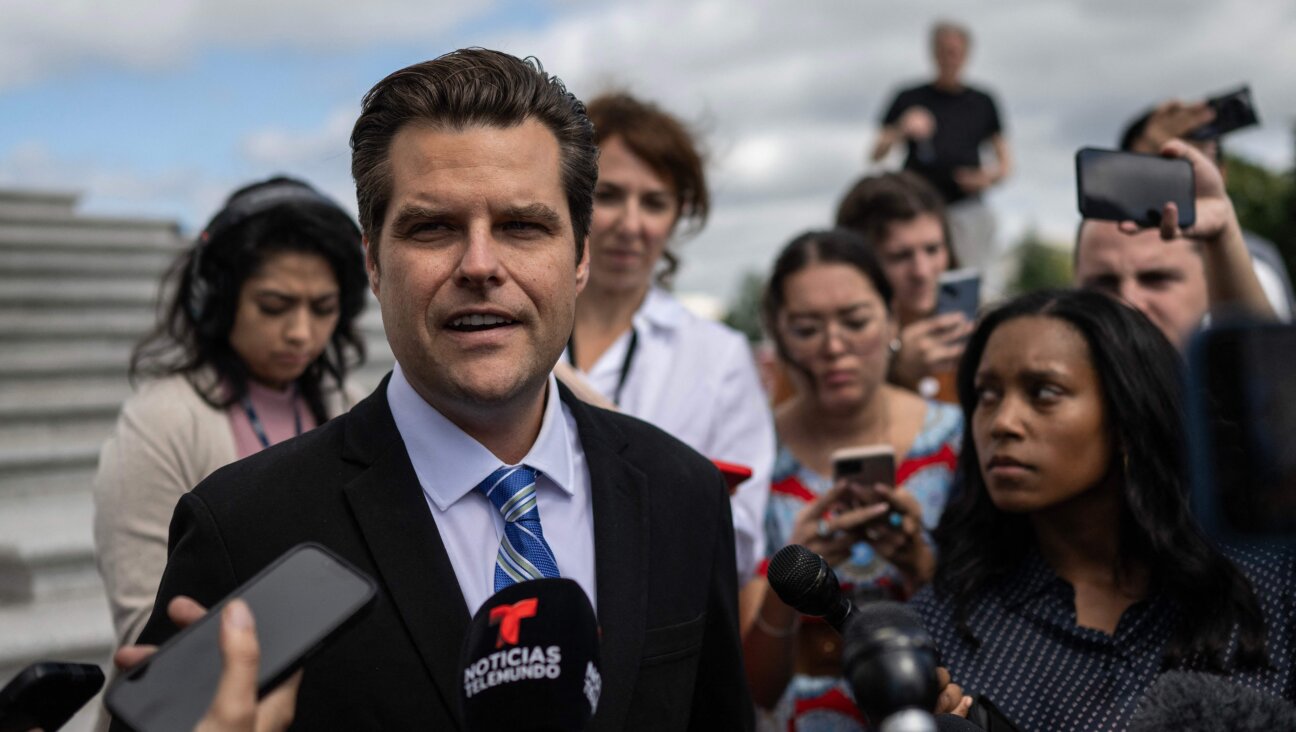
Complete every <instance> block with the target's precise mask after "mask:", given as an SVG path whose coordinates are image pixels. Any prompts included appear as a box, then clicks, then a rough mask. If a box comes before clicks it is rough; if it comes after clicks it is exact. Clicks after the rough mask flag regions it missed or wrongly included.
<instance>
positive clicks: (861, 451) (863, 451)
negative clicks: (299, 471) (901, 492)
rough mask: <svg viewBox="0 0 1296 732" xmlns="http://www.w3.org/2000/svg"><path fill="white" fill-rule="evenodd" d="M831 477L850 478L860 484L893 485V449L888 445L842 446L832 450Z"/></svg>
mask: <svg viewBox="0 0 1296 732" xmlns="http://www.w3.org/2000/svg"><path fill="white" fill-rule="evenodd" d="M830 459H831V460H832V466H833V479H834V480H836V479H838V478H851V479H852V480H854V481H856V482H858V483H860V484H861V485H873V484H874V483H884V484H886V485H892V486H893V485H895V449H894V448H892V447H891V446H890V445H864V446H862V447H844V448H842V449H840V450H837V451H835V452H833V454H832V456H831V458H830Z"/></svg>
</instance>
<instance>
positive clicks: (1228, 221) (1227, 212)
mask: <svg viewBox="0 0 1296 732" xmlns="http://www.w3.org/2000/svg"><path fill="white" fill-rule="evenodd" d="M1159 152H1160V154H1161V155H1162V156H1163V157H1167V158H1174V159H1182V160H1186V161H1187V162H1188V163H1189V165H1190V166H1191V169H1192V179H1193V193H1192V195H1193V196H1194V203H1195V208H1196V211H1195V222H1194V223H1193V224H1192V225H1191V226H1189V227H1187V228H1180V226H1179V210H1178V207H1177V206H1175V205H1174V204H1172V203H1171V204H1167V205H1166V207H1165V208H1164V209H1163V210H1162V211H1161V212H1160V213H1161V215H1160V218H1161V223H1160V226H1159V227H1157V228H1140V227H1139V225H1138V224H1136V223H1134V222H1132V221H1104V220H1099V219H1088V218H1086V219H1084V220H1083V221H1082V222H1081V224H1080V230H1079V232H1078V233H1077V236H1076V249H1075V283H1076V285H1077V286H1078V287H1081V288H1084V289H1089V290H1098V291H1101V292H1106V293H1108V294H1110V295H1112V296H1114V297H1118V298H1120V299H1122V300H1124V301H1126V302H1127V303H1129V304H1130V305H1131V306H1133V307H1134V308H1136V309H1137V310H1139V311H1141V312H1142V313H1143V314H1144V315H1146V316H1147V317H1148V318H1149V319H1150V320H1151V321H1152V322H1153V323H1154V324H1156V326H1157V327H1158V328H1160V329H1161V332H1162V333H1164V334H1165V336H1166V337H1167V338H1169V339H1170V342H1171V343H1174V344H1176V345H1177V346H1179V348H1180V349H1181V350H1182V349H1183V347H1184V346H1185V345H1186V344H1187V341H1188V337H1189V336H1190V335H1192V333H1193V332H1194V331H1196V330H1197V329H1198V328H1199V327H1200V326H1201V324H1202V320H1203V318H1205V316H1206V315H1207V313H1209V312H1211V311H1212V310H1218V309H1230V308H1232V309H1237V310H1242V311H1246V312H1248V313H1252V314H1254V315H1259V316H1262V317H1273V309H1272V308H1271V307H1270V305H1269V302H1268V300H1266V299H1265V295H1264V291H1263V289H1262V288H1261V286H1260V283H1259V281H1258V280H1257V279H1256V275H1255V272H1254V270H1253V269H1252V267H1251V255H1250V254H1248V252H1247V248H1246V243H1245V241H1244V240H1243V237H1242V227H1241V226H1240V225H1239V224H1238V219H1237V213H1236V212H1235V211H1234V210H1233V203H1232V201H1230V200H1229V198H1228V194H1227V193H1226V192H1225V190H1224V181H1223V178H1222V177H1221V176H1220V172H1219V169H1218V168H1216V167H1215V165H1214V164H1213V163H1212V162H1211V161H1210V159H1208V158H1207V157H1206V156H1205V155H1203V154H1202V153H1201V151H1199V150H1197V149H1195V148H1194V147H1192V146H1190V145H1189V144H1188V143H1186V142H1184V141H1183V140H1170V141H1168V142H1166V143H1165V144H1164V145H1163V146H1162V147H1161V149H1160V151H1159ZM1151 162H1153V163H1157V162H1160V161H1155V160H1153V161H1151ZM1080 188H1081V189H1082V190H1083V189H1084V188H1085V186H1084V184H1083V183H1081V185H1080ZM1171 198H1172V196H1171V195H1167V196H1165V199H1166V200H1167V201H1169V200H1171Z"/></svg>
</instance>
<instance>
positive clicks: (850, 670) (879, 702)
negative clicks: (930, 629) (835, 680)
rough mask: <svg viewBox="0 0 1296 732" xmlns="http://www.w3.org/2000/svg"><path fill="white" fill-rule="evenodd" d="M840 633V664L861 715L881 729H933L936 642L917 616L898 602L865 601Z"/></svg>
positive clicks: (936, 693) (937, 686)
mask: <svg viewBox="0 0 1296 732" xmlns="http://www.w3.org/2000/svg"><path fill="white" fill-rule="evenodd" d="M844 635H845V637H846V642H845V645H844V648H843V651H842V665H843V666H844V668H845V674H846V679H847V680H848V681H849V682H850V686H851V691H853V692H854V694H855V704H856V706H858V707H859V710H860V711H861V712H863V714H864V716H865V717H867V718H868V719H869V721H870V722H872V723H873V724H874V725H875V726H877V727H878V728H880V729H881V730H884V731H890V730H896V731H897V732H898V731H899V730H914V731H917V730H935V729H937V725H936V721H935V719H934V718H933V716H932V710H933V709H935V708H936V700H937V698H938V697H939V696H940V690H941V687H940V680H939V678H938V677H937V675H936V667H937V661H936V644H935V643H934V642H932V639H931V636H930V635H928V633H927V629H926V628H924V627H923V623H922V619H921V618H919V617H918V614H917V613H915V612H914V611H913V610H910V609H909V608H907V607H905V606H904V605H901V604H900V603H898V602H891V601H889V600H879V601H877V602H871V603H868V604H867V605H864V606H863V607H860V608H859V609H857V610H856V611H855V612H854V614H853V617H852V619H851V621H850V624H849V625H847V626H846V632H845V633H844Z"/></svg>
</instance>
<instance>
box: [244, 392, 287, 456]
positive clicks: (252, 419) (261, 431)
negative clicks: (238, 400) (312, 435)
mask: <svg viewBox="0 0 1296 732" xmlns="http://www.w3.org/2000/svg"><path fill="white" fill-rule="evenodd" d="M242 406H243V413H244V414H246V415H247V418H248V422H249V423H251V425H252V431H253V432H255V433H256V436H257V440H258V441H259V442H260V443H261V448H262V449H265V448H267V447H270V436H269V435H267V434H266V431H265V426H264V425H262V424H261V418H260V417H258V416H257V413H256V408H255V407H253V406H252V397H250V396H248V395H246V394H244V395H243V401H242ZM292 410H293V426H294V427H295V429H296V432H297V434H298V435H300V434H301V433H302V421H301V410H300V409H299V408H298V407H297V390H296V389H295V388H294V389H293V399H292Z"/></svg>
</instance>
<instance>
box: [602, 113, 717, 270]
mask: <svg viewBox="0 0 1296 732" xmlns="http://www.w3.org/2000/svg"><path fill="white" fill-rule="evenodd" d="M589 116H590V120H591V121H593V122H594V135H595V140H596V142H597V143H598V144H600V145H602V144H605V143H606V142H607V141H608V140H610V139H612V138H613V137H617V138H620V139H621V141H622V142H624V143H625V146H626V147H628V148H629V149H630V152H632V153H634V155H635V157H637V158H639V159H640V160H642V161H643V162H644V163H645V164H646V165H647V166H648V167H649V168H650V169H651V170H652V171H653V172H654V173H656V174H657V175H658V176H659V177H660V178H662V179H663V180H665V181H666V183H667V184H668V185H670V187H671V189H672V191H673V192H674V194H675V202H676V204H677V206H678V209H679V220H680V221H683V222H685V224H686V228H685V232H684V233H686V234H691V233H696V232H697V231H698V230H699V229H701V228H702V227H703V225H705V224H706V219H707V214H708V213H710V210H711V197H710V195H709V194H708V193H707V184H706V172H705V170H704V168H705V165H704V163H703V160H702V155H701V153H699V152H698V149H697V146H696V145H695V144H694V143H693V136H692V135H691V134H689V131H688V130H687V129H686V128H685V127H684V125H683V123H681V122H680V121H679V120H678V119H676V118H675V117H673V116H672V115H670V114H669V113H667V112H665V111H663V110H662V109H661V108H659V107H658V106H657V105H655V104H651V103H649V102H644V101H640V100H638V99H636V98H634V97H633V96H631V95H629V94H626V93H625V92H612V93H608V94H603V95H600V96H599V97H597V98H595V99H594V100H593V101H591V102H590V105H589ZM662 257H663V259H665V260H666V267H665V269H663V270H662V271H661V272H659V273H658V275H657V279H658V281H659V282H661V283H662V284H664V285H667V284H669V283H670V279H671V276H672V275H674V273H675V270H676V269H678V268H679V257H678V256H676V255H675V254H674V253H673V252H671V251H670V250H669V249H667V250H666V252H664V253H663V255H662Z"/></svg>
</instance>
